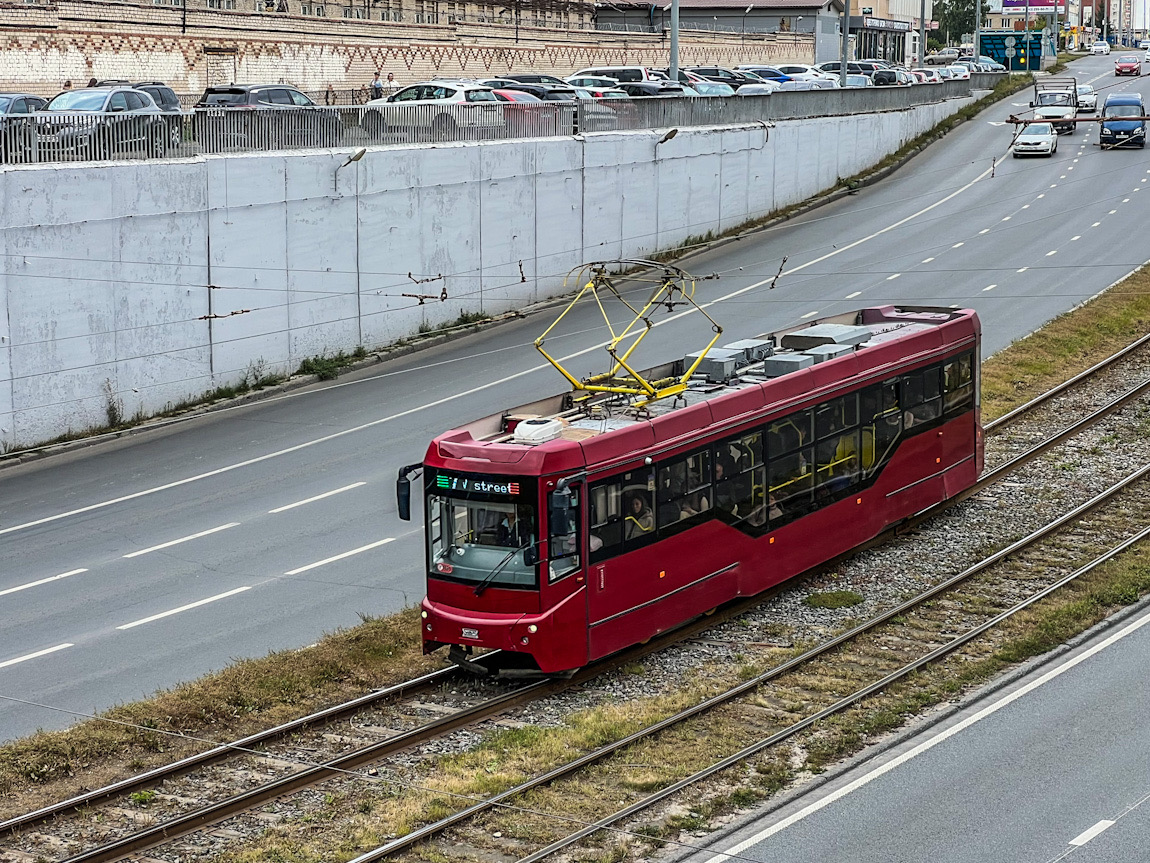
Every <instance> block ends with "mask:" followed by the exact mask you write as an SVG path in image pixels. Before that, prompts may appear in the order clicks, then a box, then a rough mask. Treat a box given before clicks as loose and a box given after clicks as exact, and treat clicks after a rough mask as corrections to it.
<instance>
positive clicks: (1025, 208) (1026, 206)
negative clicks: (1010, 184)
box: [1022, 204, 1030, 210]
mask: <svg viewBox="0 0 1150 863" xmlns="http://www.w3.org/2000/svg"><path fill="white" fill-rule="evenodd" d="M1022 209H1024V210H1029V209H1030V204H1023V205H1022Z"/></svg>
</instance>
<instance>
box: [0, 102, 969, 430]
mask: <svg viewBox="0 0 1150 863" xmlns="http://www.w3.org/2000/svg"><path fill="white" fill-rule="evenodd" d="M969 101H970V99H969V98H967V99H955V100H950V101H946V102H940V103H936V104H932V105H924V106H919V107H915V108H911V109H907V110H902V111H890V112H886V113H877V114H866V115H857V116H850V117H825V118H819V119H805V120H790V121H781V122H778V124H777V125H776V127H775V128H774V129H772V130H771V131H770V137H769V140H767V139H766V131H765V130H764V128H763V127H762V126H761V125H759V124H755V125H753V126H733V127H732V126H728V127H722V128H713V129H705V128H704V129H681V130H680V131H679V133H678V135H677V136H676V137H675V138H673V139H672V140H670V141H667V142H666V143H662V144H659V143H658V142H659V140H660V138H661V137H662V133H661V132H658V131H656V132H613V133H604V134H598V135H587V136H586V139H585V140H576V139H572V138H567V139H563V138H554V139H535V140H524V141H511V142H492V143H478V144H456V145H447V146H444V145H441V146H435V147H429V146H413V147H410V148H379V149H376V150H372V151H370V152H369V153H368V154H367V155H366V156H365V157H364V158H363V159H362V160H360V161H359V162H355V163H352V164H349V165H346V166H345V167H341V165H342V164H343V162H344V161H345V160H346V157H347V154H346V153H344V152H340V153H333V152H311V153H261V154H253V155H249V156H233V157H207V158H198V159H190V160H186V161H178V162H168V163H155V162H144V163H110V164H106V165H98V166H86V167H83V166H77V167H71V166H68V165H45V166H31V167H22V168H9V169H4V170H0V225H3V226H4V227H3V229H2V230H0V254H3V256H4V258H3V260H4V262H5V265H4V267H3V270H2V272H0V447H2V448H3V449H5V450H11V449H16V448H23V447H26V446H30V445H32V444H35V443H39V442H43V441H45V440H48V439H51V438H53V437H56V436H58V435H60V434H63V433H65V432H69V431H71V432H78V431H81V430H85V429H89V428H94V427H99V426H102V425H104V424H106V423H107V422H108V421H109V419H115V418H116V417H117V416H123V417H132V416H134V415H140V416H147V415H151V414H154V413H156V412H159V411H162V410H164V409H166V408H168V407H170V406H171V405H173V404H175V403H178V402H181V401H184V400H188V399H192V398H196V397H199V396H200V395H202V394H203V393H205V392H208V391H210V390H212V389H215V388H216V387H219V386H224V385H232V384H235V383H237V382H238V381H241V380H243V379H244V377H245V376H258V375H260V374H264V373H271V372H288V371H293V370H295V369H296V368H297V367H298V365H299V363H300V362H301V361H302V360H303V359H305V358H308V357H312V356H315V355H317V354H322V353H334V352H337V351H340V350H343V351H351V350H352V349H354V348H355V346H357V345H365V346H368V347H372V346H376V345H381V344H384V343H387V342H390V341H393V340H395V339H398V338H401V337H403V336H406V335H409V334H411V333H413V332H415V331H416V330H417V329H419V328H420V327H421V326H436V325H438V324H442V323H446V322H448V321H451V320H454V319H455V318H456V317H457V316H458V315H459V314H460V312H461V311H463V312H477V311H484V312H489V313H491V312H502V311H506V310H509V309H513V308H517V307H520V306H523V305H525V304H527V303H531V302H534V301H537V300H540V299H543V298H545V297H547V296H549V295H552V294H556V293H558V292H559V291H560V290H561V285H562V280H563V276H564V275H565V274H566V273H567V271H568V270H570V269H571V268H573V267H575V266H577V265H579V264H581V263H583V262H584V261H588V260H597V259H604V258H614V257H638V256H645V255H650V254H651V253H653V252H656V251H659V250H662V249H668V248H671V247H674V246H676V245H678V244H680V243H682V242H683V241H684V240H686V239H688V238H689V237H693V236H699V235H702V234H706V233H707V232H708V231H715V232H720V231H725V230H728V229H730V228H734V227H736V226H737V225H739V224H741V223H744V222H746V221H748V220H750V219H755V218H759V217H762V216H765V215H767V214H769V213H770V212H772V211H774V210H778V209H780V208H783V207H787V206H790V205H792V204H795V203H798V202H800V201H803V200H804V199H806V198H809V197H811V196H812V195H815V194H817V193H818V192H820V191H823V190H825V189H828V188H830V187H832V186H833V185H835V183H836V181H837V180H838V178H840V177H847V176H851V175H853V174H856V173H859V172H860V171H863V170H865V169H866V168H868V167H870V166H872V165H874V164H875V163H876V162H878V161H879V160H881V159H882V158H883V157H884V156H886V155H887V154H888V153H890V152H892V151H894V150H896V149H898V148H899V147H900V146H901V145H902V144H904V143H905V142H906V141H908V140H910V139H912V138H914V137H916V136H917V135H919V134H920V133H922V132H923V131H925V130H927V129H929V128H931V127H932V126H934V125H935V124H936V123H937V122H939V121H940V120H942V119H943V118H945V117H947V116H949V115H951V114H953V113H954V112H955V111H957V110H958V109H959V108H961V107H962V106H963V105H965V104H967V103H969ZM409 273H410V274H411V277H410V278H409V276H408V274H409ZM440 275H442V279H440V278H438V277H439V276H440ZM412 279H417V280H418V279H434V280H433V281H429V282H426V283H424V284H416V283H415V282H414V281H412ZM445 287H446V290H447V295H448V300H447V301H446V302H442V303H441V302H438V301H428V302H427V303H425V304H422V305H421V304H420V303H419V302H418V300H416V299H413V298H411V297H406V296H403V295H404V294H421V293H422V294H428V295H434V296H436V297H438V295H439V293H440V291H441V290H443V289H444V288H445Z"/></svg>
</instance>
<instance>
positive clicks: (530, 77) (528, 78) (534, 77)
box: [502, 72, 567, 87]
mask: <svg viewBox="0 0 1150 863" xmlns="http://www.w3.org/2000/svg"><path fill="white" fill-rule="evenodd" d="M502 77H504V78H507V79H509V80H511V81H518V82H519V83H520V84H551V85H553V86H556V87H566V86H567V82H566V81H564V80H563V79H562V78H556V77H555V76H554V75H541V74H539V73H537V72H524V73H522V74H520V73H518V72H516V73H515V74H508V75H504V76H502Z"/></svg>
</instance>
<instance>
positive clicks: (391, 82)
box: [387, 72, 399, 96]
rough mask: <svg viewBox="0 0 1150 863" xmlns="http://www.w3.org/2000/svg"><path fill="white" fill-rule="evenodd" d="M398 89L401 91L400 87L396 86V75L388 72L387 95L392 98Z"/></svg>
mask: <svg viewBox="0 0 1150 863" xmlns="http://www.w3.org/2000/svg"><path fill="white" fill-rule="evenodd" d="M398 89H399V87H398V86H396V83H395V73H394V72H388V73H387V95H389V96H390V95H391V94H392V93H394V92H395V91H396V90H398Z"/></svg>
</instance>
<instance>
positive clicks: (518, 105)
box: [491, 90, 567, 138]
mask: <svg viewBox="0 0 1150 863" xmlns="http://www.w3.org/2000/svg"><path fill="white" fill-rule="evenodd" d="M491 93H492V95H493V96H495V98H496V99H497V100H498V101H500V102H506V103H508V104H506V105H503V106H502V108H503V123H504V128H506V130H507V133H508V134H509V135H511V136H513V137H522V138H539V137H544V136H550V135H560V134H563V133H565V132H566V131H567V129H566V128H565V127H564V128H562V129H561V128H560V118H559V112H558V111H557V110H556V109H555V108H554V107H551V106H547V107H544V103H543V100H542V99H540V98H539V97H538V96H533V95H532V94H531V93H528V92H526V91H525V90H492V91H491Z"/></svg>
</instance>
